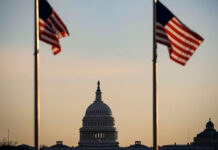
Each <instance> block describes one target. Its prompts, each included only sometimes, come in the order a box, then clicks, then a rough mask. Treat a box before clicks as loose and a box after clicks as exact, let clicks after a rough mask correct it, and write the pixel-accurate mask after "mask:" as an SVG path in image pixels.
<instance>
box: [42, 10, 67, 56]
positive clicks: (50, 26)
mask: <svg viewBox="0 0 218 150" xmlns="http://www.w3.org/2000/svg"><path fill="white" fill-rule="evenodd" d="M39 33H40V34H39V38H40V40H41V41H44V42H46V43H48V44H51V45H52V51H53V53H54V54H57V53H59V52H60V51H61V46H60V43H59V39H60V38H62V37H66V36H69V33H68V31H67V28H66V26H65V25H64V23H63V22H62V21H61V19H60V18H59V17H58V15H57V14H56V13H55V11H53V12H52V14H51V16H50V17H49V18H48V19H47V21H43V20H42V19H39Z"/></svg>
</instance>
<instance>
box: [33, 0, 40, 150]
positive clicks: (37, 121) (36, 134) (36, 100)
mask: <svg viewBox="0 0 218 150" xmlns="http://www.w3.org/2000/svg"><path fill="white" fill-rule="evenodd" d="M34 18H35V19H34V26H35V27H34V32H35V33H34V40H35V41H34V43H35V46H34V145H35V150H40V134H39V133H40V132H39V131H40V99H39V23H38V22H39V1H38V0H35V13H34Z"/></svg>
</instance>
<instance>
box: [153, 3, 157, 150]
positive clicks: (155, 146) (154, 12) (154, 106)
mask: <svg viewBox="0 0 218 150" xmlns="http://www.w3.org/2000/svg"><path fill="white" fill-rule="evenodd" d="M152 1H153V150H158V144H157V136H158V133H157V125H158V116H157V113H158V110H157V106H158V105H157V104H158V97H157V45H156V36H155V33H156V32H155V28H156V3H157V0H152Z"/></svg>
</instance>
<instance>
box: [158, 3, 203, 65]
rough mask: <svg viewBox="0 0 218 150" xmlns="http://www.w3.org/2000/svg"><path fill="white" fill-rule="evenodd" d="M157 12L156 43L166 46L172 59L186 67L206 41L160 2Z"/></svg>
mask: <svg viewBox="0 0 218 150" xmlns="http://www.w3.org/2000/svg"><path fill="white" fill-rule="evenodd" d="M156 12H157V13H156V16H157V18H156V42H158V43H161V44H164V45H166V46H167V47H168V49H169V55H170V58H171V59H172V60H173V61H175V62H177V63H179V64H181V65H183V66H184V65H185V64H186V62H187V61H188V60H189V58H190V57H191V56H192V55H193V53H194V52H195V51H196V49H197V48H198V46H199V45H200V44H201V43H202V42H203V40H204V39H203V38H202V37H201V36H200V35H198V34H197V33H195V32H194V31H192V30H191V29H189V28H188V27H187V26H186V25H184V24H183V23H182V22H181V21H180V20H179V19H178V18H177V17H175V16H174V15H173V14H172V13H171V12H170V11H169V10H168V9H167V8H166V7H165V6H164V5H163V4H162V3H160V2H159V1H158V2H157V5H156Z"/></svg>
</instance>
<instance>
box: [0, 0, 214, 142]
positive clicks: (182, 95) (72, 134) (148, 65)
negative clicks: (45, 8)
mask: <svg viewBox="0 0 218 150" xmlns="http://www.w3.org/2000/svg"><path fill="white" fill-rule="evenodd" d="M48 2H49V3H50V4H51V6H52V7H53V8H54V10H55V11H56V12H57V13H58V15H59V16H60V18H61V19H62V20H63V22H64V23H65V25H66V26H67V28H68V30H69V32H70V36H69V37H66V38H63V39H61V40H60V42H61V46H62V52H60V54H57V55H56V56H54V55H53V54H52V52H51V46H50V45H48V44H45V43H43V42H40V98H41V100H40V101H41V102H40V103H41V104H40V106H41V144H45V145H53V144H55V143H56V141H58V140H61V141H63V143H64V144H66V145H69V146H77V145H78V142H79V128H80V127H82V118H83V117H84V115H85V111H86V109H87V107H88V106H89V105H90V104H91V103H92V102H93V101H94V99H95V91H96V88H97V81H98V80H100V81H101V90H102V99H103V101H104V102H105V103H106V104H108V105H109V106H110V108H111V110H112V114H113V116H114V118H115V127H116V128H117V131H118V142H119V143H120V146H129V145H131V144H134V142H135V141H142V144H144V145H147V146H152V0H150V1H148V0H134V1H133V0H109V1H108V0H100V1H99V0H62V1H59V0H48ZM161 2H162V3H163V4H164V5H166V6H167V7H168V8H169V9H170V10H171V11H172V12H173V13H174V14H175V15H176V16H177V17H178V18H179V19H180V20H181V21H182V22H183V23H185V24H186V25H187V26H188V27H190V28H191V29H193V30H194V31H196V32H197V33H199V34H200V35H201V36H202V37H203V38H204V42H203V43H202V44H201V45H200V47H199V48H198V49H197V51H196V52H195V54H194V55H193V56H192V57H191V59H190V60H189V61H188V63H187V64H186V66H185V67H183V66H181V65H178V64H176V63H175V62H173V61H172V60H170V58H169V54H168V50H167V47H165V46H162V45H160V44H158V98H159V140H158V141H159V142H158V143H159V145H166V144H174V143H175V142H176V143H178V144H187V143H188V141H189V142H192V141H193V137H195V136H196V134H198V133H199V132H201V131H203V130H204V129H205V124H206V123H207V121H208V120H209V118H211V120H212V121H213V123H214V125H215V128H216V129H218V109H217V106H218V92H217V89H218V79H217V76H218V68H217V64H218V59H217V56H218V51H217V49H218V38H217V33H216V31H217V24H218V19H216V18H217V14H218V1H216V0H210V1H204V0H191V1H190V0H183V1H179V0H174V1H172V0H161ZM33 10H34V5H33V0H19V1H16V0H1V1H0V19H1V22H0V31H1V34H2V36H0V64H1V66H0V72H1V74H0V103H1V105H0V140H1V139H2V138H3V137H6V138H7V135H8V129H9V130H10V139H11V140H13V141H17V142H18V143H19V144H23V143H25V144H28V145H33V143H34V137H33V133H34V114H33V112H34V103H33V102H34V93H33V92H34V85H33V84H34V83H33V73H34V72H33V71H34V70H33V46H34V38H33V37H34V35H33V34H34V32H33V31H34V30H33V29H34V20H33V16H34V15H33V13H34V12H33ZM184 10H185V11H184ZM130 135H131V136H130Z"/></svg>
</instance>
